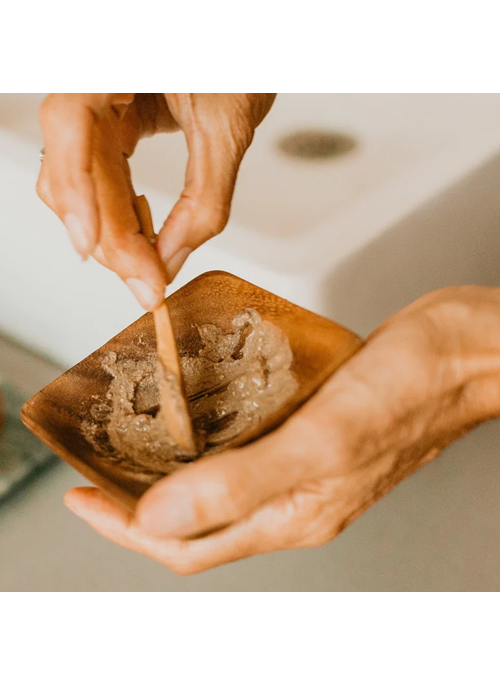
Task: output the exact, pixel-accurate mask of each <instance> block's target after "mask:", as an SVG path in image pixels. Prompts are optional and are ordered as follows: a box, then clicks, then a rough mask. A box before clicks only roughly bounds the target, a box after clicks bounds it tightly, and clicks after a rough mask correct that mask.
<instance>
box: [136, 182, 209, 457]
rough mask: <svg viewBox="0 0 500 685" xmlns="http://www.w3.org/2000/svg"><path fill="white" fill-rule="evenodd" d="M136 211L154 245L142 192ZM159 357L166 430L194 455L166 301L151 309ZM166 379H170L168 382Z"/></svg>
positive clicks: (145, 232) (193, 443)
mask: <svg viewBox="0 0 500 685" xmlns="http://www.w3.org/2000/svg"><path fill="white" fill-rule="evenodd" d="M135 210H136V214H137V217H138V219H139V223H140V225H141V230H142V233H143V234H144V236H145V237H146V238H147V239H148V240H149V241H150V242H151V243H152V244H153V245H154V244H155V242H156V233H155V230H154V226H153V217H152V216H151V209H150V207H149V203H148V201H147V199H146V196H145V195H139V196H138V197H136V199H135ZM153 318H154V322H155V330H156V344H157V352H158V357H159V359H160V362H161V365H162V366H163V368H164V370H165V375H166V378H165V379H164V380H163V382H162V383H161V384H160V408H161V412H162V415H163V419H164V421H165V425H166V426H167V430H168V432H169V434H170V435H171V436H172V438H173V439H174V440H175V442H176V443H177V445H178V446H179V447H180V448H181V449H182V450H183V451H184V452H185V453H186V454H196V442H195V439H194V434H193V426H192V424H191V419H190V418H189V411H188V405H187V401H186V392H185V388H184V381H183V379H182V371H181V364H180V360H179V352H178V350H177V342H176V340H175V335H174V329H173V326H172V320H171V318H170V312H169V309H168V306H167V302H166V300H165V302H163V304H162V305H160V306H159V307H158V308H157V309H155V311H154V312H153ZM167 378H169V379H170V381H167Z"/></svg>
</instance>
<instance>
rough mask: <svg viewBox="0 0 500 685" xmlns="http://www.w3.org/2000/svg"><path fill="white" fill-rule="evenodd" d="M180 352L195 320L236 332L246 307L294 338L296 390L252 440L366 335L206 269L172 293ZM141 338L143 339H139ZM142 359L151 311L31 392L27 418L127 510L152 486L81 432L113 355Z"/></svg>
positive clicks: (243, 438) (151, 334)
mask: <svg viewBox="0 0 500 685" xmlns="http://www.w3.org/2000/svg"><path fill="white" fill-rule="evenodd" d="M167 301H168V307H169V311H170V315H171V319H172V325H173V330H174V332H175V337H176V340H177V345H178V347H179V350H180V351H181V353H182V351H183V350H187V349H189V341H190V339H191V340H192V338H193V331H194V330H195V326H196V325H200V324H205V323H214V324H217V325H218V326H220V327H221V328H222V329H225V330H228V331H229V330H231V329H232V325H231V324H232V321H233V318H234V317H235V315H236V314H238V313H239V312H240V311H241V310H242V309H245V308H247V307H249V308H252V309H255V310H256V311H257V312H258V313H259V314H260V316H261V317H262V319H264V320H266V321H270V322H271V323H273V324H275V325H276V326H277V327H278V328H280V329H281V330H282V331H283V332H284V333H285V334H286V335H287V337H288V340H289V342H290V346H291V348H292V352H293V363H292V372H293V374H294V376H295V378H296V380H297V390H296V392H295V394H294V395H293V397H292V398H291V399H290V400H289V401H287V402H286V404H285V405H284V406H282V407H281V408H280V409H278V410H277V411H276V412H274V413H273V414H271V415H270V416H268V417H267V419H266V420H265V421H263V422H261V423H259V424H257V425H255V426H251V427H250V428H249V430H248V431H246V432H245V433H244V434H241V435H240V436H239V438H238V440H237V442H236V443H235V445H240V444H245V443H247V442H249V441H251V440H254V439H256V438H258V437H260V436H261V435H263V434H265V433H266V432H268V431H270V430H272V429H273V428H275V427H276V426H277V425H279V424H280V423H282V422H283V421H284V420H285V419H286V418H287V417H288V416H290V414H292V413H293V412H294V411H295V410H296V409H297V408H298V407H299V406H300V405H301V404H302V403H303V402H304V401H305V400H307V399H308V398H309V397H310V396H311V395H312V394H313V393H314V392H315V391H316V390H317V389H318V388H319V387H320V386H321V385H322V384H323V383H324V381H325V380H326V379H327V378H328V377H329V376H331V374H332V373H333V372H334V371H335V370H336V369H337V368H338V367H339V366H340V365H341V364H342V363H343V362H344V361H346V360H347V359H348V358H349V357H351V356H352V355H353V354H354V353H355V352H356V351H357V350H358V349H359V348H360V347H361V346H362V344H363V343H362V341H361V339H360V338H359V337H358V336H357V335H355V334H354V333H352V332H351V331H349V330H347V329H345V328H343V327H342V326H340V325H339V324H337V323H335V322H333V321H330V320H328V319H326V318H324V317H322V316H318V315H317V314H314V313H313V312H310V311H308V310H306V309H302V308H301V307H298V306H296V305H294V304H292V303H291V302H288V301H287V300H284V299H282V298H280V297H277V296H276V295H273V294H272V293H269V292H267V291H266V290H263V289H261V288H258V287H257V286H255V285H252V284H251V283H248V282H247V281H244V280H242V279H240V278H238V277H236V276H233V275H232V274H228V273H225V272H222V271H211V272H208V273H205V274H202V275H201V276H199V277H198V278H196V279H194V280H193V281H191V282H190V283H188V284H187V285H185V286H184V287H183V288H180V289H179V290H177V291H176V292H175V293H173V294H172V295H170V297H168V298H167ZM139 340H141V341H142V342H141V344H138V341H139ZM110 351H114V352H116V353H117V354H118V355H119V356H128V357H130V358H134V359H136V360H140V359H141V358H144V356H146V355H148V354H150V353H151V352H154V351H156V337H155V326H154V322H153V316H152V315H151V314H149V313H148V314H145V315H144V316H142V317H141V318H140V319H138V320H137V321H135V322H134V323H133V324H132V325H130V326H129V327H128V328H126V329H124V330H123V331H122V332H121V333H119V334H118V335H117V336H116V337H114V338H113V339H112V340H110V341H109V342H107V343H106V344H105V345H104V346H103V347H101V348H100V349H98V350H96V352H94V353H93V354H91V355H90V356H89V357H87V358H86V359H84V360H83V361H81V362H80V363H79V364H77V365H76V366H74V367H73V368H72V369H70V370H69V371H67V372H66V373H64V374H63V375H62V376H60V377H59V378H58V379H57V380H55V381H54V382H53V383H51V384H50V385H48V386H47V387H46V388H44V389H43V390H41V391H40V392H39V393H38V394H36V395H35V396H34V397H32V398H31V399H30V400H29V401H28V402H27V403H26V404H25V405H24V407H23V411H22V419H23V421H24V422H25V424H26V425H27V426H28V428H30V429H31V430H32V431H33V432H34V433H35V434H36V435H37V436H38V437H39V438H41V439H42V440H43V441H44V442H45V443H46V444H47V445H49V447H51V448H52V449H53V450H54V452H55V453H56V454H58V455H59V456H60V457H62V458H63V459H64V460H65V461H67V462H68V463H69V464H71V465H72V466H74V467H75V468H76V469H77V470H78V471H79V472H80V473H82V474H83V475H84V476H85V477H86V478H88V479H89V480H90V481H92V482H93V483H95V484H96V485H97V486H99V487H100V488H102V490H104V491H105V492H106V493H108V494H109V495H110V496H112V497H113V498H115V499H116V500H117V501H119V502H120V503H121V504H123V505H124V506H126V507H127V508H129V509H131V510H133V509H134V508H135V505H136V503H137V500H138V498H139V497H140V496H141V495H142V494H143V493H144V491H145V490H146V489H147V487H148V485H145V484H144V482H141V480H139V479H137V478H136V477H134V475H133V474H128V473H126V472H124V471H122V470H121V469H120V468H118V467H117V466H116V465H114V464H110V463H109V462H107V461H106V459H104V458H103V457H102V456H99V455H98V454H96V453H95V452H94V450H93V449H92V447H91V446H90V445H89V443H88V442H87V441H86V440H85V438H84V437H83V436H82V434H81V429H80V426H81V423H82V421H83V420H84V419H85V418H87V417H88V415H89V411H90V407H91V406H92V404H93V403H94V402H95V397H96V396H99V397H102V396H103V395H105V393H106V391H107V388H108V386H109V382H110V377H109V375H108V374H107V373H106V371H105V370H104V369H103V367H102V360H103V357H104V356H105V354H106V353H108V352H110Z"/></svg>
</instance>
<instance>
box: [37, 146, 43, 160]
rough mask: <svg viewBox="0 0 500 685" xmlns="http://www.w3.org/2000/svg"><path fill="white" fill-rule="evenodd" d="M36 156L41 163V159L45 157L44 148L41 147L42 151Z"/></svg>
mask: <svg viewBox="0 0 500 685" xmlns="http://www.w3.org/2000/svg"><path fill="white" fill-rule="evenodd" d="M38 156H39V158H40V161H41V162H43V158H44V157H45V148H44V147H42V149H41V150H40V154H39V155H38Z"/></svg>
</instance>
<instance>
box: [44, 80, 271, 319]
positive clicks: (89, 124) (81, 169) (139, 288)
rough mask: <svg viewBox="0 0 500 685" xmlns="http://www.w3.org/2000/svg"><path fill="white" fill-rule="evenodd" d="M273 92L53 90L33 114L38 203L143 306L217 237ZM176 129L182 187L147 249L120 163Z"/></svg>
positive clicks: (123, 165) (152, 305)
mask: <svg viewBox="0 0 500 685" xmlns="http://www.w3.org/2000/svg"><path fill="white" fill-rule="evenodd" d="M274 97H275V95H274V94H273V93H76V94H73V93H55V94H52V95H49V97H48V98H47V99H46V100H45V101H44V103H43V104H42V106H41V108H40V123H41V126H42V130H43V136H44V143H45V153H44V159H43V163H42V168H41V171H40V176H39V179H38V184H37V191H38V194H39V196H40V197H41V199H42V200H43V201H44V202H45V203H46V204H47V205H48V206H49V207H50V208H51V209H53V210H54V212H55V213H56V214H57V215H58V216H59V218H60V219H61V220H62V221H63V222H64V224H65V226H66V228H67V230H68V232H69V235H70V238H71V240H72V242H73V245H74V247H75V248H76V250H77V251H78V252H79V253H80V254H81V255H82V257H83V258H87V257H88V256H93V257H94V258H95V259H97V261H99V262H100V263H101V264H103V265H105V266H107V267H108V268H110V269H112V270H113V271H115V272H116V273H117V274H118V275H119V276H120V277H121V278H122V279H123V280H124V281H125V282H126V283H127V284H128V286H129V287H130V289H131V290H132V292H133V293H134V295H135V296H136V297H137V299H138V300H139V302H140V304H141V305H142V306H143V307H144V308H145V309H149V310H152V309H155V308H156V307H157V306H158V304H160V302H161V301H162V299H163V297H164V293H165V286H166V284H167V283H168V282H170V281H171V280H172V279H173V278H174V277H175V275H176V274H177V272H178V271H179V269H180V268H181V266H182V264H183V263H184V262H185V260H186V258H187V257H188V255H189V254H190V252H192V250H194V249H195V248H197V247H199V246H200V245H201V244H202V243H204V242H205V241H206V240H208V239H209V238H210V237H212V236H214V235H216V234H218V233H220V232H221V231H222V229H223V228H224V227H225V225H226V223H227V220H228V218H229V212H230V208H231V200H232V196H233V192H234V186H235V183H236V176H237V173H238V169H239V165H240V163H241V161H242V159H243V155H244V154H245V151H246V150H247V148H248V146H249V145H250V143H251V142H252V138H253V135H254V131H255V128H256V127H257V126H258V124H259V123H260V122H261V121H262V119H263V118H264V117H265V115H266V114H267V112H268V111H269V109H270V107H271V105H272V103H273V100H274ZM176 130H182V131H183V133H184V135H185V138H186V142H187V147H188V153H189V159H188V165H187V169H186V178H185V186H184V190H183V191H182V194H181V197H180V198H179V200H178V201H177V203H176V204H175V206H174V208H173V209H172V211H171V213H170V215H169V216H168V217H167V219H166V221H165V223H164V224H163V227H162V229H161V231H160V234H159V238H158V242H157V245H156V248H155V247H153V246H152V245H151V244H150V243H149V241H148V240H147V239H146V238H145V237H144V236H142V235H141V234H140V227H139V223H138V220H137V216H136V213H135V209H134V206H135V198H136V195H135V192H134V189H133V185H132V180H131V176H130V168H129V164H128V161H127V160H128V158H129V157H130V156H131V155H132V153H133V152H134V149H135V147H136V145H137V142H138V141H139V140H140V139H141V138H143V137H146V136H151V135H154V134H155V133H165V132H171V131H176Z"/></svg>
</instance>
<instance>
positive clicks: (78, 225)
mask: <svg viewBox="0 0 500 685" xmlns="http://www.w3.org/2000/svg"><path fill="white" fill-rule="evenodd" d="M64 225H65V226H66V228H67V229H68V233H69V237H70V239H71V242H72V243H73V247H74V248H75V250H76V251H77V252H78V253H79V254H80V255H81V256H82V258H83V259H87V257H88V256H89V253H90V241H89V239H88V236H87V234H86V233H85V229H84V228H83V226H82V222H81V221H80V219H79V218H78V217H77V216H76V214H66V216H65V217H64Z"/></svg>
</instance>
